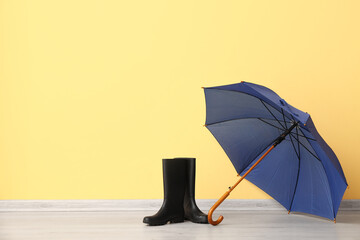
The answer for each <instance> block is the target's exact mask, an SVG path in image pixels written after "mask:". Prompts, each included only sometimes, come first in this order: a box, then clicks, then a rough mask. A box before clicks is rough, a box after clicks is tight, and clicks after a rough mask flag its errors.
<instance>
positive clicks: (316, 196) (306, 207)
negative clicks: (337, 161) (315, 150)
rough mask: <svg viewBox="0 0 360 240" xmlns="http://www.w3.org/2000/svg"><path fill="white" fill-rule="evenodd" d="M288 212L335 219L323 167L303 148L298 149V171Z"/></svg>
mask: <svg viewBox="0 0 360 240" xmlns="http://www.w3.org/2000/svg"><path fill="white" fill-rule="evenodd" d="M290 210H291V211H295V212H304V213H310V214H314V215H318V216H322V217H326V218H329V219H334V218H335V214H334V210H333V203H332V197H331V191H330V186H329V182H328V179H327V176H326V172H325V170H324V167H323V165H322V163H321V161H319V160H318V159H316V158H315V157H314V156H313V155H312V154H311V153H310V152H309V151H307V150H306V149H304V148H303V147H301V148H300V171H299V176H298V181H297V186H296V189H295V194H294V199H293V203H292V206H291V208H290Z"/></svg>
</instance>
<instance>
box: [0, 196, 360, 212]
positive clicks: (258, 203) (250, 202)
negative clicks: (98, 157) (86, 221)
mask: <svg viewBox="0 0 360 240" xmlns="http://www.w3.org/2000/svg"><path fill="white" fill-rule="evenodd" d="M196 202H197V205H198V206H199V208H200V209H202V210H205V211H206V210H208V209H209V208H210V207H211V206H212V205H213V204H214V203H215V202H216V199H199V200H196ZM161 204H162V200H161V199H151V200H149V199H141V200H138V199H137V200H0V212H30V211H31V212H32V211H36V212H39V211H40V212H47V211H49V212H51V211H70V212H77V211H83V212H84V211H85V212H96V211H136V210H152V211H154V210H158V209H159V208H160V206H161ZM218 209H219V210H285V208H284V207H283V206H281V205H280V204H279V203H278V202H276V201H275V200H273V199H227V200H226V201H224V202H223V203H222V204H221V205H220V206H219V208H218ZM340 210H351V211H354V210H360V199H353V200H343V201H342V202H341V205H340Z"/></svg>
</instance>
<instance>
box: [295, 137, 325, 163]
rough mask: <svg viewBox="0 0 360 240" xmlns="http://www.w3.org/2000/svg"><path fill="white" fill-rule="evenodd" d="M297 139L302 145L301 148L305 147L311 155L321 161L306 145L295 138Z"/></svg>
mask: <svg viewBox="0 0 360 240" xmlns="http://www.w3.org/2000/svg"><path fill="white" fill-rule="evenodd" d="M297 141H298V143H300V145H301V146H302V147H303V148H305V149H306V150H307V151H308V152H309V153H310V154H311V155H313V156H314V157H315V158H316V159H317V160H319V161H320V162H321V160H320V158H318V157H317V156H316V155H315V154H313V153H312V152H311V151H310V150H309V149H308V148H307V147H305V145H304V144H302V143H301V142H300V141H299V140H297Z"/></svg>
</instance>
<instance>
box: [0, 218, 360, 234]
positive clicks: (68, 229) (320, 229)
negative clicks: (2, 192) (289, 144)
mask: <svg viewBox="0 0 360 240" xmlns="http://www.w3.org/2000/svg"><path fill="white" fill-rule="evenodd" d="M153 213H154V211H119V212H23V213H21V212H2V213H0V239H1V240H20V239H21V240H24V239H26V240H35V239H36V240H41V239H44V240H45V239H46V240H60V239H61V240H65V239H66V240H83V239H84V240H85V239H86V240H93V239H99V240H100V239H101V240H112V239H114V240H115V239H116V240H120V239H185V240H189V239H198V240H201V239H327V240H330V239H360V211H340V212H339V213H338V217H337V223H336V224H335V223H333V222H332V221H329V220H326V219H323V218H318V217H313V216H309V215H303V214H296V213H291V214H290V215H288V214H287V212H286V211H222V212H220V211H219V212H216V213H217V214H219V213H221V214H222V215H224V217H225V219H224V221H223V222H222V223H221V224H220V225H218V226H216V227H214V226H210V225H206V224H205V225H204V224H194V223H191V222H185V223H177V224H167V225H164V226H156V227H150V226H146V225H145V224H143V223H142V218H143V217H144V216H145V215H152V214H153Z"/></svg>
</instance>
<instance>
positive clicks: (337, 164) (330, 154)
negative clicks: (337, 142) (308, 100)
mask: <svg viewBox="0 0 360 240" xmlns="http://www.w3.org/2000/svg"><path fill="white" fill-rule="evenodd" d="M306 126H307V128H308V129H309V131H310V132H311V134H312V136H314V138H315V139H316V143H317V146H320V147H321V149H322V150H323V152H324V153H325V154H326V156H327V157H328V159H329V160H330V161H331V163H332V164H333V166H334V167H335V168H336V170H337V171H338V173H339V174H340V176H341V177H342V179H343V181H344V182H345V183H346V184H347V182H346V178H345V175H344V172H343V170H342V167H341V165H340V162H339V160H338V158H337V157H336V155H335V153H334V151H333V150H332V149H331V148H330V147H329V145H328V144H327V143H326V142H325V141H324V139H323V138H322V137H321V136H320V134H319V133H318V131H317V130H316V128H315V125H314V123H313V121H312V119H311V117H310V118H309V119H308V121H307V123H306ZM314 143H315V142H314Z"/></svg>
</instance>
